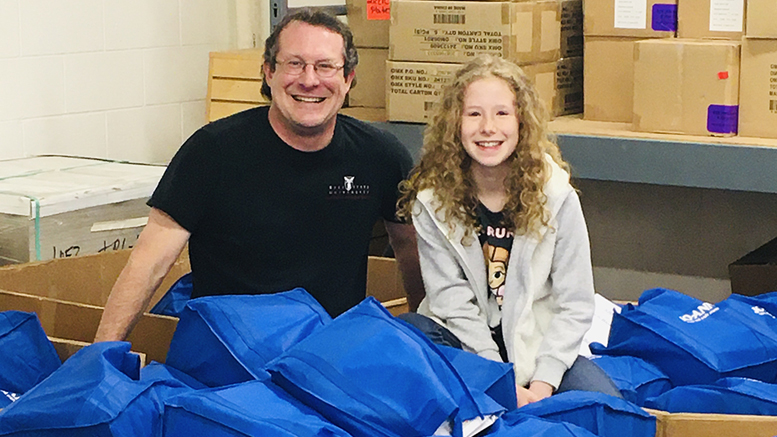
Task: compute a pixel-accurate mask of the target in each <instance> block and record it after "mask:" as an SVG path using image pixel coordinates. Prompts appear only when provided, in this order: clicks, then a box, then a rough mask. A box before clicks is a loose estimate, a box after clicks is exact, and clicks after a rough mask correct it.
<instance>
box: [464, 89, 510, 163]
mask: <svg viewBox="0 0 777 437" xmlns="http://www.w3.org/2000/svg"><path fill="white" fill-rule="evenodd" d="M462 109H463V110H462V114H461V142H462V145H463V146H464V150H466V151H467V154H468V155H469V156H470V157H471V158H472V165H473V166H480V167H483V168H482V170H487V169H493V168H496V167H500V166H503V165H507V163H506V161H507V158H508V157H509V156H510V155H512V154H513V152H514V151H515V147H516V146H517V145H518V140H519V125H520V123H519V120H518V115H517V114H516V110H515V94H514V93H513V90H512V88H510V86H509V85H508V83H507V82H506V81H505V80H504V79H501V78H498V77H493V76H491V77H484V78H482V79H478V80H476V81H474V82H472V83H470V84H469V85H468V86H467V89H466V90H465V91H464V107H463V108H462Z"/></svg>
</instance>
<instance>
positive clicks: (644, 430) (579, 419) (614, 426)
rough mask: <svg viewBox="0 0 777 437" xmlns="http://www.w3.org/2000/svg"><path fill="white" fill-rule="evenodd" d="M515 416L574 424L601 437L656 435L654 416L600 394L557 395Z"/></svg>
mask: <svg viewBox="0 0 777 437" xmlns="http://www.w3.org/2000/svg"><path fill="white" fill-rule="evenodd" d="M515 413H519V414H528V415H532V416H537V417H542V418H544V419H548V420H555V421H558V422H568V423H573V424H575V425H577V426H580V427H582V428H585V429H587V430H588V431H591V432H592V433H594V434H595V435H597V436H599V437H621V436H624V435H627V436H629V437H654V436H655V435H656V418H655V417H653V416H651V415H650V414H648V413H647V412H646V411H645V410H643V409H642V408H640V407H638V406H636V405H634V404H633V403H631V402H628V401H626V400H623V399H619V398H616V397H614V396H610V395H606V394H604V393H598V392H591V391H580V390H571V391H567V392H563V393H559V394H555V395H553V396H551V397H548V398H545V399H543V400H541V401H539V402H534V403H531V404H529V405H526V406H523V407H521V408H519V409H517V410H515ZM510 414H512V413H510Z"/></svg>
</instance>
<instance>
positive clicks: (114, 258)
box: [0, 250, 408, 363]
mask: <svg viewBox="0 0 777 437" xmlns="http://www.w3.org/2000/svg"><path fill="white" fill-rule="evenodd" d="M130 252H131V251H129V250H120V251H115V252H106V253H102V254H99V255H86V256H81V257H75V258H60V259H55V260H49V261H42V262H36V263H27V264H17V265H10V266H5V267H0V311H8V310H18V311H27V312H34V313H36V314H37V315H38V318H39V319H40V322H41V325H42V326H43V330H44V331H45V332H46V334H47V335H48V336H49V337H56V338H60V339H66V340H74V341H76V342H86V343H88V342H91V341H93V340H94V335H95V333H96V332H97V326H98V325H99V323H100V317H101V316H102V308H103V307H104V306H105V302H106V301H107V299H108V296H109V295H110V290H111V288H112V287H113V283H114V282H115V281H116V278H117V277H118V276H119V273H120V272H121V270H122V269H123V268H124V266H125V264H126V263H127V260H128V258H129V255H130ZM189 271H190V265H189V258H188V253H187V252H185V253H184V254H182V256H181V257H180V258H179V259H178V260H177V261H176V263H175V264H174V265H173V267H172V268H171V270H170V272H169V273H168V275H167V276H166V277H165V279H164V280H163V282H162V284H161V285H160V287H159V290H157V292H156V293H155V295H154V296H153V297H152V299H151V303H150V304H149V308H151V307H152V306H153V305H154V304H156V302H157V301H159V299H160V298H161V297H162V296H163V295H164V294H165V292H166V291H167V290H168V289H169V288H170V286H171V285H172V284H173V283H174V282H175V281H176V280H177V279H178V278H180V277H181V276H183V274H185V273H187V272H189ZM367 271H368V276H369V279H368V282H367V293H368V294H369V295H372V296H375V297H376V298H377V299H378V300H381V301H383V302H384V305H385V306H386V307H387V308H388V309H389V311H391V312H392V314H399V313H401V312H406V311H407V309H408V308H407V299H406V295H405V291H404V288H403V287H402V282H401V280H400V278H401V276H400V274H399V271H398V268H397V264H396V261H395V260H394V259H388V258H380V257H370V258H369V261H368V264H367ZM177 324H178V319H177V318H175V317H168V316H160V315H156V314H150V313H145V314H143V316H141V319H140V321H139V322H138V324H137V325H136V326H135V328H134V329H133V330H132V332H131V333H130V335H129V337H128V338H127V341H129V342H131V343H132V350H133V351H137V352H142V353H145V354H146V358H147V360H149V361H150V360H154V361H158V362H162V363H163V362H164V361H165V358H166V357H167V350H168V348H169V347H170V341H171V340H172V338H173V333H174V332H175V328H176V325H177Z"/></svg>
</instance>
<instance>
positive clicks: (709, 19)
mask: <svg viewBox="0 0 777 437" xmlns="http://www.w3.org/2000/svg"><path fill="white" fill-rule="evenodd" d="M677 3H678V5H677V36H678V37H679V38H703V39H729V40H735V41H739V40H740V39H741V38H742V35H743V34H744V29H745V0H725V1H721V0H680V1H678V2H677Z"/></svg>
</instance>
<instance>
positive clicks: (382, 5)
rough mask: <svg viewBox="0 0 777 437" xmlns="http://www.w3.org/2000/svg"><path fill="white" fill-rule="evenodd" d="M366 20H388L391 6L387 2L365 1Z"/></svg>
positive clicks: (380, 0) (379, 0)
mask: <svg viewBox="0 0 777 437" xmlns="http://www.w3.org/2000/svg"><path fill="white" fill-rule="evenodd" d="M367 19H368V20H390V19H391V4H390V3H389V0H367Z"/></svg>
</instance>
